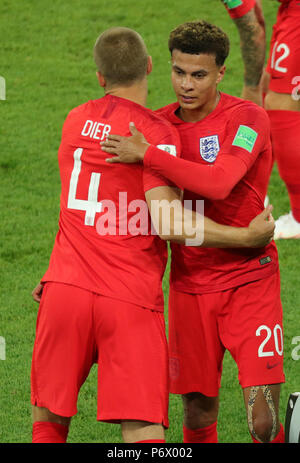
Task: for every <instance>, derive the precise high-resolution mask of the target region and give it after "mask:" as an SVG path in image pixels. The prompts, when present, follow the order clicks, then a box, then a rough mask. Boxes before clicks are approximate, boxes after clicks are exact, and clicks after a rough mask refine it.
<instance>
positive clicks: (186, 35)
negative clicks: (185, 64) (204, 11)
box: [168, 20, 230, 66]
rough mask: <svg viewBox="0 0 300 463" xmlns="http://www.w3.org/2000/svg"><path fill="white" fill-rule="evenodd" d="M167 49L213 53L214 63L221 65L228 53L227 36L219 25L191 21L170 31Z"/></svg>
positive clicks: (195, 53)
mask: <svg viewBox="0 0 300 463" xmlns="http://www.w3.org/2000/svg"><path fill="white" fill-rule="evenodd" d="M168 45H169V50H170V52H171V54H172V52H173V50H174V49H176V50H179V51H181V52H182V53H189V54H192V55H198V54H200V53H204V54H208V55H210V54H211V55H215V57H216V64H217V65H218V66H222V65H223V64H224V62H225V60H226V58H227V56H228V54H229V48H230V42H229V38H228V36H227V35H226V34H225V32H223V31H222V30H221V29H220V28H219V27H217V26H215V25H213V24H210V23H208V22H206V21H203V20H202V21H192V22H186V23H184V24H181V25H180V26H178V27H176V28H175V29H174V30H172V31H171V33H170V36H169V43H168Z"/></svg>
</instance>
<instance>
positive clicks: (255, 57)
mask: <svg viewBox="0 0 300 463" xmlns="http://www.w3.org/2000/svg"><path fill="white" fill-rule="evenodd" d="M222 2H223V3H224V5H225V7H226V9H227V11H228V13H229V15H230V17H231V18H232V20H233V22H234V23H235V25H236V27H237V29H238V32H239V36H240V47H241V53H242V58H243V62H244V86H243V90H242V95H241V96H242V98H244V99H245V100H250V101H253V102H254V103H256V104H258V105H260V106H262V105H263V94H262V85H261V78H262V75H263V69H264V64H265V53H266V34H265V20H264V15H263V10H262V5H261V0H222Z"/></svg>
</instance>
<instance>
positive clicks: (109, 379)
mask: <svg viewBox="0 0 300 463" xmlns="http://www.w3.org/2000/svg"><path fill="white" fill-rule="evenodd" d="M94 363H98V411H97V419H98V420H101V421H109V422H120V421H121V420H136V421H148V422H151V423H162V424H163V425H164V426H165V427H168V393H169V390H168V348H167V340H166V335H165V322H164V316H163V313H161V312H157V311H152V310H149V309H143V308H141V307H139V306H135V305H133V304H129V303H126V302H122V301H119V300H117V299H111V298H108V297H105V296H101V295H98V294H94V293H91V292H89V291H86V290H84V289H81V288H78V287H75V286H71V285H65V284H60V283H46V284H45V286H44V290H43V295H42V300H41V303H40V307H39V312H38V317H37V327H36V338H35V344H34V350H33V359H32V372H31V402H32V404H33V405H37V406H39V407H45V408H47V409H49V410H50V411H51V412H52V413H55V414H57V415H60V416H73V415H75V414H76V413H77V398H78V393H79V390H80V387H81V386H82V384H83V383H84V381H85V379H86V378H87V376H88V374H89V371H90V369H91V367H92V365H93V364H94Z"/></svg>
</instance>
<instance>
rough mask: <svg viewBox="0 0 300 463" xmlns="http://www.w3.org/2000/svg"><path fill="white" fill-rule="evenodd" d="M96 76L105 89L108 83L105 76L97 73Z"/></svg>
mask: <svg viewBox="0 0 300 463" xmlns="http://www.w3.org/2000/svg"><path fill="white" fill-rule="evenodd" d="M96 76H97V79H98V82H99V84H100V87H105V86H106V81H105V79H104V76H103V75H102V74H101V72H99V71H96Z"/></svg>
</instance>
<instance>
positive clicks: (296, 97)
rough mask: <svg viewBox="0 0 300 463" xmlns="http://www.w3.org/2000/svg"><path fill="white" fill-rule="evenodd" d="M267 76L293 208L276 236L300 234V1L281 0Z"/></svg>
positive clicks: (276, 144)
mask: <svg viewBox="0 0 300 463" xmlns="http://www.w3.org/2000/svg"><path fill="white" fill-rule="evenodd" d="M279 1H280V3H281V5H280V6H279V9H278V14H277V21H276V24H275V25H274V26H273V34H272V38H271V46H270V54H269V58H268V63H267V67H266V72H265V76H264V80H265V84H264V85H265V87H266V88H267V89H268V90H267V94H266V96H265V100H264V107H265V109H266V110H267V112H268V115H269V118H270V121H271V136H272V144H273V155H274V159H275V161H276V162H277V166H278V171H279V174H280V177H281V178H282V180H283V181H284V183H285V186H286V188H287V192H288V196H289V201H290V208H291V210H290V212H289V213H288V214H285V215H283V216H281V217H279V218H278V219H277V220H276V228H275V235H274V238H275V239H280V238H282V239H290V238H298V239H299V238H300V175H299V172H300V139H299V129H300V85H299V84H300V28H299V25H300V2H299V0H279Z"/></svg>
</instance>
